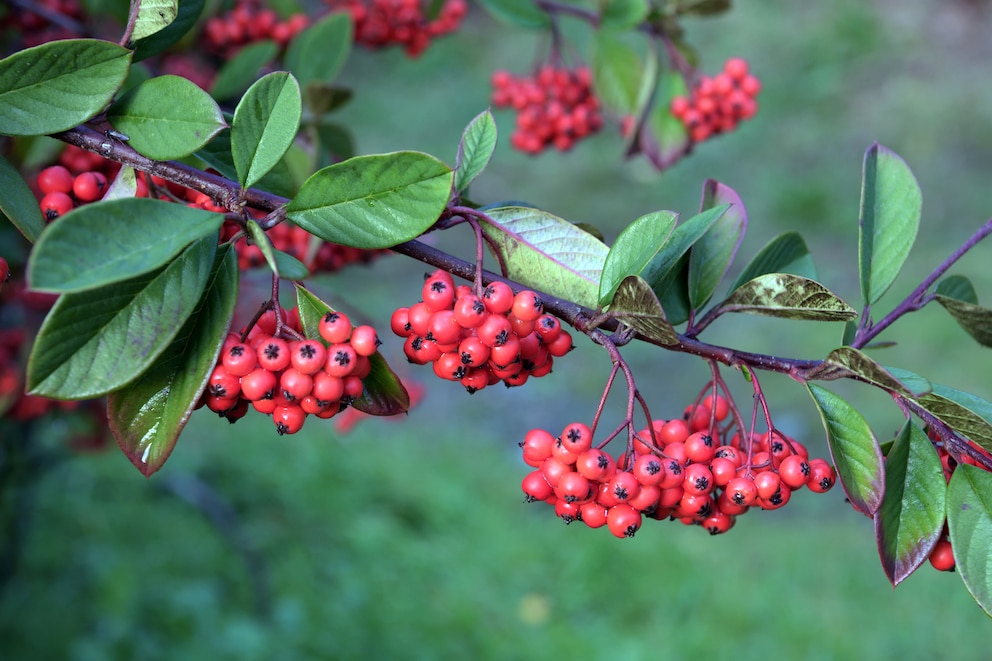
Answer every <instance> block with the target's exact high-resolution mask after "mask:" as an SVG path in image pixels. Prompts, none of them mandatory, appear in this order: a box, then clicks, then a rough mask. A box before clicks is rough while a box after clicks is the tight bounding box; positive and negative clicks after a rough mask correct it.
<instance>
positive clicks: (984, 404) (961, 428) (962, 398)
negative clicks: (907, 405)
mask: <svg viewBox="0 0 992 661" xmlns="http://www.w3.org/2000/svg"><path fill="white" fill-rule="evenodd" d="M916 401H917V403H919V405H920V406H922V407H923V408H925V409H926V410H927V411H929V412H930V413H932V414H933V415H934V416H936V417H937V418H939V419H940V420H941V422H943V423H944V424H946V425H947V426H948V427H950V428H951V429H953V430H954V431H956V432H958V433H959V434H961V435H962V436H964V437H965V438H967V439H970V440H972V441H974V442H975V443H978V444H979V445H980V446H982V447H983V448H985V449H986V450H988V451H989V452H992V402H989V401H987V400H984V399H982V398H981V397H977V396H975V395H972V394H971V393H967V392H962V391H960V390H955V389H954V388H948V387H947V386H942V385H934V386H933V392H931V393H929V394H927V395H924V396H922V397H917V398H916Z"/></svg>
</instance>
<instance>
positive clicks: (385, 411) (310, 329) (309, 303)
mask: <svg viewBox="0 0 992 661" xmlns="http://www.w3.org/2000/svg"><path fill="white" fill-rule="evenodd" d="M296 305H297V307H298V309H299V311H300V322H301V323H302V325H303V333H304V335H306V336H307V337H311V338H315V339H320V332H319V331H318V329H317V326H318V324H319V323H320V320H321V318H323V316H324V315H325V314H327V313H328V312H330V311H332V308H331V306H329V305H328V304H327V303H325V302H324V301H322V300H320V299H319V298H317V297H316V296H314V295H313V294H312V293H311V292H309V291H308V290H307V289H306V288H304V287H303V286H302V285H299V284H297V285H296ZM321 342H323V340H322V339H321ZM324 344H327V343H326V342H324ZM369 361H370V363H371V371H370V372H369V375H368V376H367V377H365V378H364V379H363V380H362V384H363V385H364V386H365V392H364V393H363V394H362V396H361V397H359V398H358V399H356V400H355V401H354V402H353V403H352V406H354V407H355V408H356V409H358V410H359V411H362V412H363V413H368V414H369V415H396V414H398V413H404V412H405V411H407V410H409V408H410V395H409V394H408V393H407V391H406V388H405V387H403V383H402V382H401V381H400V379H399V377H397V376H396V374H395V373H394V372H393V370H392V369H391V368H390V367H389V364H388V363H387V362H386V359H385V358H383V357H382V354H380V353H379V352H378V351H376V352H375V353H374V354H372V356H370V357H369Z"/></svg>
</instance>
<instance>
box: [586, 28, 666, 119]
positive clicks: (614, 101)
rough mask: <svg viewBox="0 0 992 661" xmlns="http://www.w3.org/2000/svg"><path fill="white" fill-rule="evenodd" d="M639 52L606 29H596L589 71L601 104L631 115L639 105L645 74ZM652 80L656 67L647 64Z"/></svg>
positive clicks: (613, 110)
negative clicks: (590, 69)
mask: <svg viewBox="0 0 992 661" xmlns="http://www.w3.org/2000/svg"><path fill="white" fill-rule="evenodd" d="M645 68H646V67H645V64H644V63H643V62H642V55H641V53H640V52H639V51H638V50H637V49H635V48H634V47H633V46H631V45H630V44H629V43H627V41H625V40H624V39H622V38H621V37H620V36H619V35H618V34H616V33H615V32H611V31H610V30H596V33H595V36H594V41H593V53H592V74H593V83H594V86H595V88H596V96H597V97H598V98H599V100H600V102H601V103H602V104H603V106H604V107H605V108H607V109H609V110H611V111H612V112H614V113H616V114H617V115H620V116H625V115H633V114H635V113H636V112H637V109H638V108H639V107H640V103H639V100H640V92H641V89H642V87H643V85H644V80H645V76H646V71H645ZM650 74H651V78H652V82H653V79H654V77H655V76H656V75H657V68H656V67H651V71H650Z"/></svg>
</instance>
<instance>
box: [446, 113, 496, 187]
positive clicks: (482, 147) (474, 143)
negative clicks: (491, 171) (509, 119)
mask: <svg viewBox="0 0 992 661" xmlns="http://www.w3.org/2000/svg"><path fill="white" fill-rule="evenodd" d="M495 149H496V120H494V119H493V114H492V112H490V111H489V110H484V111H483V112H481V113H479V114H478V115H476V116H475V117H474V118H473V119H472V121H471V122H469V123H468V126H466V127H465V131H464V133H462V139H461V142H459V143H458V157H457V158H456V159H455V190H456V191H458V192H459V193H464V192H465V189H467V188H468V185H469V184H470V183H472V180H473V179H475V178H476V177H477V176H479V173H480V172H482V171H483V170H485V169H486V166H487V165H489V160H490V159H491V158H492V157H493V151H494V150H495Z"/></svg>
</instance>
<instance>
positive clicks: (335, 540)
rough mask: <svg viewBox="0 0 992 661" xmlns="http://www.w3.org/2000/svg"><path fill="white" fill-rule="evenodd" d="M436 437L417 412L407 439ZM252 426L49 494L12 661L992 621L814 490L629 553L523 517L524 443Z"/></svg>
mask: <svg viewBox="0 0 992 661" xmlns="http://www.w3.org/2000/svg"><path fill="white" fill-rule="evenodd" d="M432 417H433V416H432V413H431V412H430V411H429V410H427V409H426V408H425V409H424V410H421V411H419V412H416V411H415V412H414V413H413V414H411V420H410V424H419V425H427V424H429V421H430V419H431V418H432ZM245 422H248V420H247V419H246V421H244V422H242V423H240V424H239V426H235V427H231V426H229V425H227V423H226V422H222V421H219V420H215V419H213V418H212V417H210V418H206V417H201V416H199V415H198V416H197V418H196V419H194V421H193V423H192V426H191V429H189V430H188V432H189V433H188V436H187V437H186V438H185V439H184V440H183V443H182V446H181V449H180V450H178V451H177V454H176V456H175V457H173V458H172V459H171V460H170V462H169V464H168V466H167V468H166V469H165V472H164V473H163V474H160V475H158V476H156V477H154V478H153V479H152V480H151V481H146V480H145V479H144V478H141V477H140V476H139V475H138V473H137V472H136V471H135V470H133V469H132V468H131V467H130V466H128V465H127V463H126V461H125V460H124V459H123V457H121V456H120V455H118V454H108V455H102V456H95V457H89V458H82V459H79V460H76V461H73V462H71V463H68V464H65V465H63V466H61V467H58V468H56V469H54V470H53V471H51V472H50V473H49V474H48V475H47V476H46V477H45V478H44V479H43V481H42V482H41V483H39V484H37V485H36V489H37V491H36V493H37V501H36V503H35V505H34V507H33V508H32V509H31V510H30V516H31V517H32V521H33V522H32V525H31V527H30V535H29V537H28V538H27V540H26V542H27V549H28V551H29V552H28V553H27V554H26V555H25V557H24V563H23V566H22V568H21V570H20V571H19V572H18V574H17V576H16V577H15V578H14V579H13V580H12V582H11V583H10V584H9V585H8V586H7V587H6V589H5V590H4V592H3V597H2V600H0V640H3V641H4V645H3V647H4V658H7V659H39V658H61V659H108V658H116V659H132V658H141V659H175V658H191V659H200V658H204V659H205V658H230V657H233V656H235V655H236V656H237V657H238V658H244V659H256V658H257V659H270V658H341V659H352V658H390V659H462V658H466V657H471V658H483V659H524V658H557V657H559V656H561V655H564V654H568V653H571V654H575V655H577V656H578V657H579V658H629V659H640V658H646V657H648V656H656V655H659V654H662V655H663V656H664V657H665V658H692V657H694V656H697V655H708V656H709V655H712V656H716V657H718V658H719V657H732V658H737V659H762V658H767V657H768V655H769V654H775V655H782V656H783V657H786V658H790V659H847V658H901V657H902V658H955V659H979V658H982V655H983V654H984V650H985V649H986V647H985V645H984V643H983V642H982V641H984V640H985V638H986V637H985V636H983V635H981V632H982V631H984V628H985V627H987V626H988V623H987V619H986V618H985V616H984V615H983V614H982V613H981V611H980V610H979V609H978V608H977V607H976V606H975V604H974V603H973V602H972V601H971V599H970V598H969V596H968V595H967V593H966V592H965V591H964V589H963V588H962V586H961V585H960V581H959V580H958V579H957V578H956V576H954V575H953V574H939V573H937V572H935V571H933V570H931V569H930V568H929V567H925V568H923V569H922V570H921V571H920V572H918V573H917V574H916V575H914V576H912V577H911V578H910V579H909V580H908V581H907V582H906V583H904V584H903V585H901V586H900V587H899V588H898V589H897V590H895V591H893V590H892V589H891V588H890V587H889V586H888V584H887V583H886V581H885V579H884V577H883V575H882V573H881V571H880V568H879V566H878V560H877V556H876V554H875V552H874V548H873V543H872V534H871V527H870V524H869V522H868V521H866V520H865V519H863V518H861V517H860V516H859V515H856V514H854V513H853V512H851V511H850V510H848V509H847V507H846V506H845V505H844V504H843V503H842V502H841V501H842V494H840V493H839V492H833V493H830V494H827V495H824V496H816V495H814V494H812V493H809V492H806V491H802V492H799V493H797V494H796V496H795V497H794V498H793V501H792V502H791V503H790V505H789V507H788V508H786V509H784V510H782V511H780V512H776V513H762V512H752V513H749V514H747V515H745V516H744V517H742V518H741V519H740V521H739V522H738V525H737V526H736V527H735V528H734V529H733V530H731V531H730V532H729V533H728V534H726V535H724V536H720V537H710V536H709V535H707V534H706V533H705V532H704V531H703V530H701V529H699V528H687V527H685V526H683V525H682V524H680V523H677V522H668V521H665V522H650V523H649V524H648V525H646V526H645V527H644V528H643V529H642V530H641V532H640V533H638V535H637V536H636V537H635V538H634V539H630V540H618V539H615V538H614V537H612V536H611V535H610V534H609V533H608V532H607V531H606V530H605V529H600V530H590V529H587V528H585V527H583V526H582V524H578V523H577V524H573V525H571V526H568V527H566V526H565V525H563V524H561V523H560V522H559V521H557V520H556V519H555V518H554V515H553V512H552V510H551V508H549V507H547V506H546V505H544V504H533V505H528V504H525V503H523V501H522V494H521V492H520V491H519V488H518V484H519V479H520V478H521V477H522V476H523V475H524V473H525V471H526V470H527V469H526V467H524V466H523V465H522V464H520V462H519V460H518V459H517V457H516V453H515V452H514V451H513V450H514V449H515V445H514V444H513V439H508V438H494V435H493V434H492V433H491V432H490V431H488V430H487V429H486V426H485V425H484V424H479V425H475V426H474V427H471V428H469V427H468V426H466V427H464V428H463V429H461V430H458V429H453V428H444V429H442V428H438V429H437V432H436V433H435V434H433V435H432V436H431V437H429V438H423V437H422V438H416V439H414V438H411V435H410V434H409V433H408V431H405V430H404V428H403V427H402V426H400V425H396V424H391V423H388V422H381V421H369V422H366V423H363V424H362V425H360V426H359V427H358V428H357V429H356V430H355V432H354V433H353V434H351V435H349V436H346V437H341V438H334V437H332V436H331V434H329V433H328V431H327V430H326V429H322V428H321V427H320V426H319V425H310V426H309V427H308V428H306V429H305V430H304V432H303V433H302V434H301V435H299V436H297V437H292V438H276V437H274V436H273V435H272V434H271V432H270V429H269V428H268V423H267V421H264V422H258V421H256V422H255V424H254V425H252V423H250V422H248V424H244V423H245ZM242 425H243V426H242ZM197 484H200V485H201V486H203V485H206V486H208V487H209V492H208V493H207V495H204V492H201V489H200V488H198V487H197V488H194V487H195V485H197ZM191 485H192V486H191ZM173 487H175V488H177V489H181V490H182V491H183V492H184V493H185V494H187V496H189V497H190V498H191V499H193V500H198V501H199V503H200V504H199V506H197V507H194V506H191V505H190V504H189V503H188V502H186V501H184V500H183V499H180V498H177V497H176V496H175V495H174V494H173V493H172V491H171V489H172V488H173ZM224 512H228V514H229V516H228V517H226V518H225V517H224V516H221V517H220V520H222V521H223V523H222V525H220V526H216V525H212V524H210V523H208V520H207V518H208V517H207V515H208V514H223V513H224ZM838 513H842V514H843V515H842V516H838ZM252 570H254V573H252Z"/></svg>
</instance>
